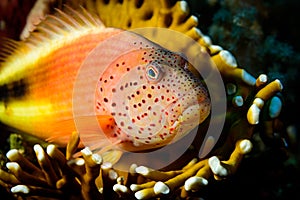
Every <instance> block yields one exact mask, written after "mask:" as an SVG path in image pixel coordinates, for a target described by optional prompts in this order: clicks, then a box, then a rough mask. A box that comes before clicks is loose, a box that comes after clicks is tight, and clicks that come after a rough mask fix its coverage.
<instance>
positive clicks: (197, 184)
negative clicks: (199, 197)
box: [184, 176, 208, 191]
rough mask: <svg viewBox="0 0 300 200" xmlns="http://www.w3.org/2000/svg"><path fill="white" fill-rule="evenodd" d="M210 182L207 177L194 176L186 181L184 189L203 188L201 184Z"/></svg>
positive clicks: (195, 189)
mask: <svg viewBox="0 0 300 200" xmlns="http://www.w3.org/2000/svg"><path fill="white" fill-rule="evenodd" d="M207 184H208V181H207V180H206V179H205V178H202V177H198V176H193V177H191V178H189V179H188V180H186V181H185V183H184V189H185V190H186V191H192V190H194V191H197V190H199V189H200V188H201V186H205V185H207Z"/></svg>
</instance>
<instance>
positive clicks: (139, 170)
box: [135, 166, 150, 176]
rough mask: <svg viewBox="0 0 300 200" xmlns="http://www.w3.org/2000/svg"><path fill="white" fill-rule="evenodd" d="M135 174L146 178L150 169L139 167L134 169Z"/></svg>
mask: <svg viewBox="0 0 300 200" xmlns="http://www.w3.org/2000/svg"><path fill="white" fill-rule="evenodd" d="M135 172H136V173H138V174H141V175H144V176H146V175H148V174H149V172H150V169H149V168H148V167H145V166H139V167H136V168H135Z"/></svg>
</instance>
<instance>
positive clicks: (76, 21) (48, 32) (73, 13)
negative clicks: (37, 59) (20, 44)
mask: <svg viewBox="0 0 300 200" xmlns="http://www.w3.org/2000/svg"><path fill="white" fill-rule="evenodd" d="M65 8H66V9H65V11H62V10H59V9H55V10H56V12H55V13H54V14H53V15H48V16H47V17H46V19H45V20H44V21H42V22H41V23H40V24H39V25H38V26H37V27H36V29H35V30H34V32H32V33H31V34H30V36H29V37H28V38H27V39H26V40H25V42H26V43H27V44H28V45H32V44H33V45H39V44H41V43H43V42H45V41H47V40H53V39H58V38H60V37H66V35H68V33H71V34H78V33H83V32H85V31H86V30H91V29H95V28H96V29H101V28H104V25H103V23H102V22H101V20H100V19H99V18H98V17H97V16H94V15H92V14H91V13H89V12H88V11H86V10H85V9H84V8H83V7H81V10H80V11H77V10H74V9H72V8H71V7H69V6H67V5H66V6H65ZM74 36H76V35H74Z"/></svg>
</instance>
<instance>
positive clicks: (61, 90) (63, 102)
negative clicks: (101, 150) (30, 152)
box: [0, 16, 120, 145]
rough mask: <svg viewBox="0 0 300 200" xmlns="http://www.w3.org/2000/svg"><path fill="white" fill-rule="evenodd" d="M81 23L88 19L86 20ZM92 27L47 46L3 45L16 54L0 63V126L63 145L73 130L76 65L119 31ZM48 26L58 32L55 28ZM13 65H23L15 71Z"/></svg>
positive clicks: (98, 24)
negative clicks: (3, 125) (73, 94)
mask: <svg viewBox="0 0 300 200" xmlns="http://www.w3.org/2000/svg"><path fill="white" fill-rule="evenodd" d="M84 18H85V19H86V20H88V16H84ZM56 23H58V22H56ZM90 23H94V24H91V25H90V27H84V26H83V27H78V29H79V30H78V31H81V32H83V33H84V34H78V35H76V34H71V33H67V31H65V34H67V35H66V36H64V37H62V38H58V39H52V40H51V39H50V41H46V42H42V41H39V38H38V37H35V36H32V37H31V38H29V39H28V40H27V41H25V42H19V43H14V42H11V41H7V46H9V45H13V46H15V48H16V50H15V52H12V55H10V56H8V57H6V58H3V59H4V62H3V63H1V64H0V66H1V69H0V71H1V72H0V73H1V75H2V76H1V75H0V76H1V83H0V90H1V93H2V94H1V98H2V101H1V103H0V113H1V114H0V121H1V122H3V123H4V124H7V125H9V126H11V127H14V128H17V129H18V130H21V131H23V132H26V133H30V134H33V135H35V136H37V137H39V138H41V139H44V140H51V141H53V142H55V143H58V144H61V145H65V144H66V142H67V141H68V138H69V135H70V133H72V132H73V131H75V130H76V128H75V125H74V123H73V122H72V120H71V119H72V118H73V113H72V93H73V87H74V82H75V78H76V75H77V72H78V70H79V68H80V65H81V63H82V62H83V60H84V59H85V58H86V56H87V55H88V53H89V52H90V51H91V50H92V49H93V48H95V46H96V45H98V44H99V42H101V41H102V40H105V39H106V38H108V37H111V36H112V35H114V34H116V33H119V32H120V30H118V29H113V28H104V26H103V25H102V24H101V22H100V21H91V22H90ZM44 26H45V27H46V29H49V30H45V32H44V33H43V34H44V35H45V36H46V35H47V34H48V32H50V31H51V30H52V29H51V28H50V27H47V26H48V25H47V24H45V25H44ZM51 26H53V27H52V28H53V29H54V28H57V29H60V28H59V25H58V24H57V25H56V26H54V25H53V24H52V25H51ZM70 27H71V26H70ZM80 29H81V30H80ZM60 31H64V30H63V29H60ZM58 32H59V30H58ZM43 34H41V35H43ZM49 34H50V35H51V34H52V33H49ZM53 34H54V33H53ZM53 37H58V36H55V35H54V36H53ZM36 42H41V43H43V45H44V46H42V45H39V44H35V43H36ZM47 42H48V43H47ZM55 43H57V44H55ZM2 54H3V55H4V56H6V55H5V54H4V53H2ZM4 56H3V57H4ZM16 64H18V65H22V66H21V67H20V68H19V69H17V70H16V71H13V70H14V69H15V68H16V67H14V66H15V65H16ZM4 74H5V75H6V77H3V75H4ZM7 80H9V81H7ZM14 90H19V92H18V91H14ZM14 93H16V94H14ZM102 120H104V121H106V120H105V118H102ZM101 124H103V123H101ZM103 128H105V126H103Z"/></svg>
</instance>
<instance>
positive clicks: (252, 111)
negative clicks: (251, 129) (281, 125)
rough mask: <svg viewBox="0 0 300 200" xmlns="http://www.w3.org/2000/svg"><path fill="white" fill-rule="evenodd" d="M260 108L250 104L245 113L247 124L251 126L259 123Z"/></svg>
mask: <svg viewBox="0 0 300 200" xmlns="http://www.w3.org/2000/svg"><path fill="white" fill-rule="evenodd" d="M259 114H260V108H259V107H258V106H257V105H256V104H252V105H251V106H250V108H249V110H248V113H247V119H248V122H249V123H250V124H252V125H255V124H258V123H259Z"/></svg>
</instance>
